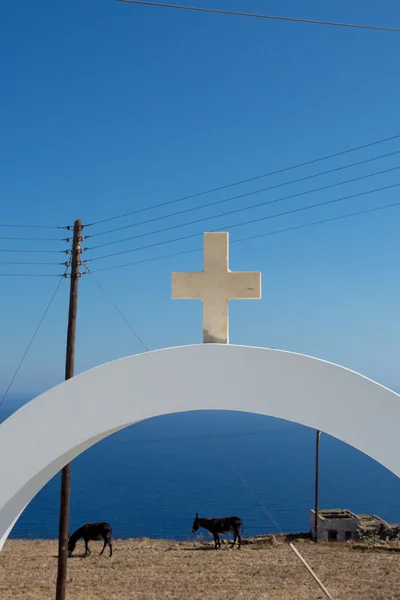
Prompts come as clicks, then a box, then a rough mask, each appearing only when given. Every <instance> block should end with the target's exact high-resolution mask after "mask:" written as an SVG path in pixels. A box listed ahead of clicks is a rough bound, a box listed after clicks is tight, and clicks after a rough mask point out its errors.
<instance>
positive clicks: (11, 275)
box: [0, 273, 65, 277]
mask: <svg viewBox="0 0 400 600" xmlns="http://www.w3.org/2000/svg"><path fill="white" fill-rule="evenodd" d="M0 277H65V275H56V274H55V273H0Z"/></svg>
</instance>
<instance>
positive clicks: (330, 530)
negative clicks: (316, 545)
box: [310, 509, 360, 542]
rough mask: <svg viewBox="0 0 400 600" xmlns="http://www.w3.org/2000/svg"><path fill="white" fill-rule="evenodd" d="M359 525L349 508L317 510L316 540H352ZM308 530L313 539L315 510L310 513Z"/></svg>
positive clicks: (357, 519)
mask: <svg viewBox="0 0 400 600" xmlns="http://www.w3.org/2000/svg"><path fill="white" fill-rule="evenodd" d="M359 525H360V520H359V518H358V517H357V515H355V514H354V513H352V512H351V511H349V510H342V509H331V510H319V511H318V540H321V541H324V542H345V541H347V540H354V539H355V538H356V534H357V530H358V527H359ZM310 531H311V535H312V537H313V539H315V510H312V511H311V513H310Z"/></svg>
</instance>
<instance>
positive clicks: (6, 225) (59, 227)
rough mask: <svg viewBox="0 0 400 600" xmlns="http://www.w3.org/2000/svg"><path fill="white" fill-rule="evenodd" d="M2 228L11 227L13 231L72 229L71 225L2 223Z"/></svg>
mask: <svg viewBox="0 0 400 600" xmlns="http://www.w3.org/2000/svg"><path fill="white" fill-rule="evenodd" d="M0 227H9V228H13V229H70V227H69V225H65V226H60V225H21V224H11V223H0Z"/></svg>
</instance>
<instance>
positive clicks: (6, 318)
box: [0, 0, 400, 394]
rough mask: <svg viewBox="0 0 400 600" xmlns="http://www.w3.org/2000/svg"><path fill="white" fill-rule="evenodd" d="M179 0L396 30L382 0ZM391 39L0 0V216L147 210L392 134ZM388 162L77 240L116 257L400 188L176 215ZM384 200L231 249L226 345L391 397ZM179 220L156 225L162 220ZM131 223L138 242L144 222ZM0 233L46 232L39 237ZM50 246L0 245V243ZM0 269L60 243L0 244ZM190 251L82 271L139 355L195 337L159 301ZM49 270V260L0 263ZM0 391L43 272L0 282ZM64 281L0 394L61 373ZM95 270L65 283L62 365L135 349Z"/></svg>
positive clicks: (294, 221) (393, 308) (322, 182)
mask: <svg viewBox="0 0 400 600" xmlns="http://www.w3.org/2000/svg"><path fill="white" fill-rule="evenodd" d="M195 4H198V5H200V4H201V5H203V6H214V7H220V8H227V7H229V8H232V9H238V10H240V9H242V10H243V9H244V10H252V11H254V12H257V11H258V12H269V13H271V14H281V15H290V16H298V17H305V18H316V19H330V20H340V21H346V20H347V21H353V22H359V23H374V24H377V25H388V26H397V27H400V4H399V3H398V2H397V0H384V2H376V1H375V0H346V1H345V0H337V1H334V0H324V1H321V0H301V2H300V1H299V0H285V2H282V0H279V1H278V0H276V1H273V0H271V1H267V0H229V1H228V0H202V2H197V3H195ZM399 50H400V34H394V33H380V32H373V31H358V30H352V29H336V28H329V27H318V26H312V25H300V24H294V23H279V22H272V21H271V22H269V21H256V20H251V19H240V18H234V17H218V16H211V15H201V14H192V13H185V12H178V11H166V10H161V9H152V8H146V7H139V6H133V5H129V4H122V3H119V2H116V1H115V0H69V2H65V3H54V2H51V1H50V0H36V2H34V3H33V2H31V1H28V0H21V1H20V2H17V3H15V2H13V3H11V2H8V3H3V4H2V7H1V9H0V51H1V54H2V57H3V60H2V61H1V67H0V72H1V81H2V93H1V96H0V108H1V110H0V131H1V144H0V180H1V183H2V190H1V191H2V197H3V201H2V209H3V210H2V217H1V221H2V222H3V223H18V224H26V223H28V224H36V225H42V224H49V225H53V224H56V225H59V224H60V225H65V224H69V223H72V222H73V220H74V219H76V218H81V219H82V220H83V222H84V223H88V222H91V221H96V220H99V219H103V218H107V217H109V216H112V215H114V214H119V213H124V212H129V211H134V210H139V209H142V208H148V207H151V206H153V205H156V204H159V203H162V202H167V201H169V200H173V199H175V198H179V197H182V196H186V195H190V194H193V193H196V192H199V191H202V190H207V189H209V188H213V187H217V186H220V185H224V184H229V183H231V182H234V181H237V180H241V179H246V178H250V177H253V176H257V175H259V174H262V173H267V172H269V171H273V170H275V169H280V168H284V167H287V166H289V165H292V164H296V163H300V162H303V161H307V160H312V159H314V158H317V157H320V156H324V155H327V154H331V153H334V152H340V151H341V150H345V149H347V148H351V147H355V146H358V145H361V144H367V143H369V142H372V141H375V140H378V139H381V138H385V137H389V136H393V135H396V134H399V133H400V126H399V125H400V124H399V110H398V106H399V85H398V82H397V79H396V74H397V73H398V72H399V67H400V65H399V62H400V58H399V57H400V52H399ZM397 150H400V140H396V141H393V142H390V143H386V144H382V145H379V146H375V147H372V148H368V149H365V150H362V151H360V152H357V153H354V154H348V155H345V156H342V157H339V158H337V159H333V160H330V161H326V162H322V163H319V164H316V165H312V166H310V167H306V168H302V169H297V170H294V171H292V172H288V173H284V174H282V175H279V176H274V177H270V178H267V179H262V180H260V181H257V182H253V183H249V184H246V185H243V186H238V187H236V188H232V189H230V190H225V191H221V192H218V193H215V194H210V195H207V196H202V197H198V198H194V199H191V200H187V201H183V202H181V203H177V204H174V205H171V206H165V207H163V208H159V209H152V210H151V211H148V212H144V213H141V214H139V215H133V216H132V217H130V218H126V219H121V220H116V221H112V222H109V223H104V225H98V226H97V227H93V228H88V229H87V230H86V233H87V235H90V234H91V233H99V232H102V231H107V230H108V229H110V228H111V227H112V228H113V227H118V226H123V225H129V224H134V223H135V220H136V221H138V220H140V221H142V220H146V219H151V218H156V217H164V216H165V217H166V215H168V214H169V213H171V212H175V211H177V210H180V209H182V210H183V209H185V208H194V207H201V206H202V205H203V204H206V203H209V202H212V201H214V200H215V201H218V200H221V199H224V198H228V197H230V196H234V195H237V194H241V193H246V192H251V191H254V190H256V189H259V188H262V187H267V186H269V185H270V186H272V185H276V184H279V183H287V182H289V181H290V180H291V179H295V178H298V177H305V176H307V175H311V174H316V173H318V172H320V171H324V170H328V169H333V168H335V167H338V166H343V165H346V164H349V163H352V162H356V161H360V160H363V159H366V158H373V157H377V156H380V155H383V154H386V153H390V152H395V151H397ZM397 166H400V160H399V155H393V156H391V157H386V158H382V159H380V160H376V161H374V162H371V163H367V164H365V165H360V166H358V167H354V168H351V169H346V170H344V171H343V172H338V173H333V174H331V175H325V176H321V177H318V178H316V179H313V180H309V181H306V182H303V183H299V184H292V185H287V186H286V187H283V188H282V189H280V190H275V191H269V192H264V193H259V194H257V195H254V196H249V197H245V198H241V199H236V200H231V201H230V202H227V203H224V204H222V205H220V206H214V207H212V206H211V207H208V208H204V209H199V210H198V211H195V212H193V213H189V214H186V215H182V216H179V217H178V216H175V217H169V218H165V219H162V220H160V221H159V222H155V223H151V224H146V225H137V226H136V227H133V228H131V229H127V230H126V231H121V232H116V233H110V234H108V235H104V236H102V237H99V238H98V240H95V238H93V242H92V241H91V240H90V239H88V240H87V242H86V245H87V246H88V247H90V246H92V245H94V244H95V243H96V244H97V243H99V244H100V243H102V242H104V243H106V242H111V241H117V240H120V239H122V238H123V237H128V236H134V235H141V234H146V237H143V238H140V239H136V240H131V241H128V242H124V243H118V244H115V245H111V246H109V247H105V248H104V249H101V248H100V249H96V250H92V251H88V252H87V253H86V254H85V258H87V259H91V258H96V257H100V256H102V255H104V254H108V253H111V252H118V251H123V250H132V249H134V248H137V247H139V246H142V245H147V244H151V243H157V242H166V241H168V240H171V239H173V238H175V237H180V236H184V235H190V234H194V233H201V232H203V231H207V230H209V229H215V228H221V229H223V230H224V229H226V226H227V225H231V224H238V223H241V222H243V221H246V220H250V219H257V218H262V217H265V216H266V215H269V214H274V213H276V212H280V211H282V210H290V209H294V208H297V207H301V206H306V205H309V204H313V203H317V202H323V201H327V200H331V199H334V198H340V197H344V196H347V195H350V194H356V193H358V192H363V191H368V190H372V189H375V188H379V187H383V186H387V185H392V184H396V183H400V173H399V172H398V171H393V172H391V173H387V174H383V175H379V176H375V177H371V178H370V179H366V180H360V181H359V182H354V183H350V184H346V185H342V186H338V187H336V188H333V189H328V190H324V191H321V192H317V193H312V194H309V195H305V196H302V197H298V198H292V199H288V200H287V201H283V202H281V203H278V204H276V205H272V206H263V207H259V208H253V209H248V210H246V211H243V212H241V213H237V214H233V215H231V216H224V217H218V218H217V217H215V218H213V219H210V220H208V221H206V222H204V223H201V222H200V223H197V224H193V225H187V226H184V224H185V223H187V222H188V221H192V220H194V219H200V218H204V217H209V216H210V217H211V216H214V215H217V214H219V213H221V212H224V211H229V210H234V209H236V208H247V207H249V206H252V205H253V204H257V203H261V202H263V201H268V200H271V199H275V198H279V197H281V196H285V195H290V194H295V193H300V192H303V191H309V190H311V189H314V188H317V187H320V186H326V185H330V184H332V183H336V182H340V181H345V180H347V179H351V178H356V177H359V176H362V175H366V174H369V173H374V172H377V171H380V170H386V169H390V168H394V167H397ZM398 200H399V191H398V189H396V188H394V189H393V190H387V191H385V192H380V193H376V194H371V195H368V196H363V197H360V198H354V199H351V200H345V201H342V202H338V203H336V204H333V205H331V206H327V207H321V208H318V209H314V210H310V211H305V212H303V213H298V214H294V215H288V216H284V217H280V218H274V219H271V220H264V221H260V222H259V223H256V224H252V225H247V226H240V227H236V228H234V229H232V232H231V240H232V241H234V240H235V239H239V238H241V237H245V236H252V235H259V234H262V233H266V232H268V231H273V230H276V229H281V228H286V227H291V226H295V225H300V224H303V223H307V222H310V221H313V220H318V219H325V218H330V217H333V216H336V215H341V214H345V213H347V212H352V211H357V210H362V209H364V208H372V207H375V206H379V205H382V204H386V203H390V202H396V201H398ZM399 216H400V208H393V209H390V210H387V211H383V212H378V213H372V214H369V215H363V216H360V217H356V218H354V219H348V220H343V221H338V222H334V223H330V224H326V225H321V226H318V227H313V228H308V229H307V228H306V229H302V230H298V231H292V232H288V233H283V234H280V235H274V236H270V237H264V238H258V239H254V240H252V241H249V242H245V243H240V244H234V245H232V248H231V268H232V270H260V271H262V273H263V299H262V301H258V302H255V301H254V302H253V303H252V304H249V303H248V302H232V303H231V305H230V317H231V318H230V323H231V326H230V330H231V336H230V339H231V342H232V343H238V344H249V345H260V346H267V347H275V348H281V349H288V350H294V351H298V352H304V353H307V354H310V355H314V356H318V357H321V358H324V359H327V360H332V361H334V362H337V363H340V364H343V365H345V366H348V367H350V368H353V369H355V370H357V371H360V372H362V373H364V374H366V375H368V376H370V377H372V378H374V379H376V380H378V381H380V382H382V383H384V384H385V385H388V386H390V387H394V388H395V389H397V390H400V376H399V374H398V356H399V354H400V325H399V323H400V319H399V306H400V303H399V293H400V284H399V278H398V276H397V273H398V264H399V263H398V230H399ZM171 225H182V227H181V228H179V229H176V230H173V231H170V232H164V233H152V234H151V232H154V231H156V230H158V229H161V228H163V227H168V226H171ZM150 234H151V235H150ZM0 235H1V236H2V237H6V236H13V235H14V236H28V235H29V236H30V235H32V236H37V237H41V236H43V237H47V236H48V235H50V237H53V236H56V237H57V236H59V237H62V232H61V231H58V230H55V231H51V230H49V231H47V230H24V229H15V230H9V229H4V228H3V229H0ZM201 245H202V240H201V237H197V238H193V239H188V240H186V241H180V242H174V243H170V244H166V245H165V246H159V247H155V248H149V249H145V250H137V251H135V252H128V253H127V254H124V255H121V256H115V257H111V258H109V259H102V260H97V261H94V260H93V262H91V263H88V264H90V266H91V268H92V269H93V270H95V269H101V268H106V267H112V266H114V265H115V266H117V265H121V264H123V263H127V262H134V261H140V260H146V259H150V258H155V257H158V256H162V255H164V254H169V253H174V252H177V253H178V252H181V251H185V250H190V249H192V248H193V249H195V248H198V247H199V246H201ZM64 247H65V244H64V243H62V242H59V241H55V242H50V241H43V242H36V241H29V242H24V241H15V240H4V239H2V240H0V249H3V250H4V249H30V250H35V249H51V250H54V249H56V250H58V249H62V248H64ZM0 260H2V261H23V260H26V261H32V262H34V261H49V262H56V263H57V262H61V261H62V260H63V256H62V255H61V254H57V253H54V254H48V255H47V254H33V253H32V254H30V253H29V254H17V253H7V252H1V257H0ZM201 268H202V255H201V252H199V251H197V252H194V253H193V254H183V255H181V256H176V257H171V258H166V259H164V260H155V261H154V262H148V263H143V264H139V265H133V266H129V267H124V268H120V269H117V270H107V271H104V272H101V273H100V272H99V274H98V278H99V281H101V283H102V284H103V285H104V286H105V288H106V289H107V291H108V292H109V293H110V294H111V295H112V297H113V298H114V300H115V301H116V303H117V304H118V306H119V307H120V309H121V310H122V311H123V312H124V314H125V315H126V317H127V318H128V319H129V321H130V322H131V323H132V325H133V326H134V327H135V328H136V329H137V331H138V333H139V334H140V335H141V337H142V338H143V339H144V341H145V343H146V344H147V345H148V346H149V347H150V348H152V349H153V348H161V347H166V346H174V345H180V344H188V343H197V342H200V341H201V305H200V302H193V301H191V302H189V301H179V302H178V301H173V300H172V299H171V272H172V271H180V270H199V269H201ZM0 271H1V272H3V273H4V272H10V273H17V272H32V273H38V272H41V273H54V274H56V273H59V272H61V267H60V266H58V265H56V264H55V265H48V266H45V265H43V266H41V265H37V266H24V265H0ZM0 281H1V284H2V294H1V299H0V303H1V304H0V305H1V315H2V316H1V339H2V344H1V368H0V391H1V390H3V389H5V388H6V386H7V384H8V382H9V379H10V377H11V375H12V373H13V371H14V369H15V367H16V365H17V364H18V362H19V359H20V357H21V355H22V353H23V351H24V350H25V347H26V345H27V343H28V341H29V338H30V336H31V335H32V333H33V331H34V329H35V327H36V325H37V323H38V321H39V319H40V316H41V314H42V312H43V310H44V308H45V305H46V303H47V302H48V299H49V298H50V296H51V294H52V292H53V290H54V287H55V286H56V284H57V279H56V278H51V277H49V278H16V277H10V278H8V277H7V278H6V277H1V278H0ZM67 302H68V284H67V282H66V281H64V282H63V284H62V287H61V289H60V291H59V294H58V295H57V297H56V300H55V302H54V304H53V306H52V307H51V311H50V313H49V315H48V317H47V319H46V321H45V323H44V325H43V327H42V329H41V330H40V333H39V335H38V337H37V339H36V341H35V343H34V345H33V347H32V349H31V352H30V353H29V355H28V358H27V359H26V361H25V363H24V365H23V367H22V369H21V371H20V374H19V376H18V378H17V380H16V382H15V385H14V386H13V388H12V393H13V394H19V393H35V392H39V391H42V390H44V389H46V388H47V387H49V386H50V385H54V384H55V383H58V382H59V381H61V380H62V379H63V374H64V354H65V332H66V317H67ZM141 350H142V348H141V346H140V344H139V343H138V342H137V341H136V340H135V338H134V336H133V335H132V333H131V332H130V330H129V329H128V328H127V326H126V325H125V324H124V323H123V321H122V320H121V319H120V317H119V316H118V314H117V313H116V311H115V310H114V308H113V307H112V306H111V305H110V304H109V303H108V301H107V299H106V298H105V297H104V296H103V295H102V293H101V291H100V290H99V288H98V287H97V286H96V283H95V282H94V281H93V280H92V279H91V278H90V277H89V276H85V277H84V278H82V280H81V287H80V301H79V321H78V337H77V360H76V370H77V371H81V370H84V369H87V368H89V367H92V366H94V365H97V364H101V363H103V362H105V361H108V360H112V359H116V358H119V357H122V356H125V355H128V354H134V353H136V352H139V351H141Z"/></svg>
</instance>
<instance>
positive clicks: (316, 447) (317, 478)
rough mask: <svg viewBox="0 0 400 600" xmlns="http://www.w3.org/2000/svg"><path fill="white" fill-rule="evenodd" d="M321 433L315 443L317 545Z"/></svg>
mask: <svg viewBox="0 0 400 600" xmlns="http://www.w3.org/2000/svg"><path fill="white" fill-rule="evenodd" d="M320 437H321V432H320V431H319V430H318V431H317V437H316V442H315V505H314V535H315V543H316V544H318V495H319V439H320Z"/></svg>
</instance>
